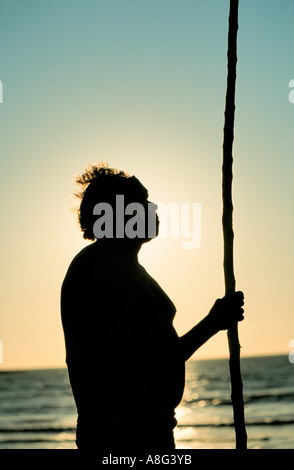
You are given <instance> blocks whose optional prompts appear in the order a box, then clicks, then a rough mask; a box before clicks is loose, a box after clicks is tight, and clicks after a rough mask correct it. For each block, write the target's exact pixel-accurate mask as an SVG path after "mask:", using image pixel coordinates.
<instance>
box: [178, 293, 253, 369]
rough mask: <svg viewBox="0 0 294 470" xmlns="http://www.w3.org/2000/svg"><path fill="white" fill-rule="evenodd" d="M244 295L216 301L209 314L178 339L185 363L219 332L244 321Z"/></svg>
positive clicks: (236, 294) (235, 294) (240, 294)
mask: <svg viewBox="0 0 294 470" xmlns="http://www.w3.org/2000/svg"><path fill="white" fill-rule="evenodd" d="M243 305H244V295H243V293H242V292H235V293H234V294H232V295H230V296H226V297H223V298H222V299H217V300H216V302H215V303H214V305H213V307H212V309H211V310H210V312H209V314H208V315H207V316H206V317H204V318H203V320H201V321H200V322H199V323H198V324H197V325H196V326H194V328H192V329H191V330H190V331H188V333H186V334H185V335H183V336H181V337H180V347H181V351H182V355H183V359H184V360H185V361H187V360H188V359H189V358H190V357H191V356H192V354H194V352H195V351H197V349H199V348H200V347H201V346H202V345H203V344H204V343H206V341H207V340H208V339H210V338H211V337H212V336H214V335H215V334H216V333H218V332H219V331H220V330H226V329H228V328H230V326H232V325H233V324H234V323H236V322H237V321H242V320H243V319H244V316H243V314H244V310H243V308H241V307H242V306H243Z"/></svg>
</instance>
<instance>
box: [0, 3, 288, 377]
mask: <svg viewBox="0 0 294 470" xmlns="http://www.w3.org/2000/svg"><path fill="white" fill-rule="evenodd" d="M228 9H229V0H95V1H94V0H71V1H66V0H50V1H49V0H47V1H46V0H43V1H42V0H26V1H20V0H18V1H17V0H6V1H5V0H0V80H1V82H2V84H3V103H2V104H0V122H1V131H0V132H1V138H0V149H1V153H0V155H1V185H0V192H1V218H2V221H1V233H0V237H1V251H2V253H1V312H0V315H1V316H0V340H1V341H2V344H3V363H2V364H1V365H0V367H1V368H2V369H5V368H6V369H9V368H29V367H51V366H64V365H65V362H64V343H63V332H62V328H61V322H60V308H59V296H60V286H61V283H62V280H63V277H64V275H65V272H66V270H67V267H68V265H69V263H70V261H71V259H72V258H73V256H74V255H75V254H76V253H77V252H78V251H79V250H80V249H81V248H82V247H83V246H85V244H86V243H87V242H85V241H83V239H82V236H81V233H80V231H79V229H78V226H77V222H76V218H75V215H74V214H73V213H72V212H71V211H70V206H71V195H72V193H73V192H74V191H75V190H76V186H75V183H74V177H75V175H77V174H79V173H81V172H82V171H83V170H84V168H85V167H86V166H87V165H88V164H89V163H95V162H98V161H100V160H103V161H107V162H109V164H110V165H111V166H115V167H117V168H120V169H124V170H126V171H127V172H128V173H130V174H135V175H136V176H137V177H138V178H139V179H140V180H141V181H142V182H143V184H144V185H145V186H146V187H147V188H148V189H149V194H150V199H151V200H152V201H155V202H165V203H169V202H176V203H182V202H189V203H190V204H192V203H193V202H197V203H201V207H202V219H201V229H202V240H201V245H200V247H199V248H197V249H195V250H183V248H182V240H181V239H167V240H166V239H157V240H155V241H153V242H151V243H149V244H148V245H145V246H144V247H143V248H142V250H141V253H140V261H141V263H142V264H143V265H144V266H145V268H146V269H147V270H148V271H149V272H150V274H151V275H152V276H153V277H155V278H156V280H157V281H158V282H159V283H160V284H161V286H162V287H163V288H164V289H165V291H166V292H167V293H168V295H169V296H170V297H171V298H172V300H173V301H174V303H175V304H176V306H177V316H176V320H175V327H176V329H177V331H178V333H179V334H183V333H185V332H186V331H187V330H188V329H190V328H191V327H192V326H194V324H195V323H197V322H198V321H200V320H201V318H202V317H203V316H204V315H206V313H208V311H209V309H210V308H211V306H212V304H213V303H214V301H215V299H216V298H217V297H221V296H223V294H224V281H223V268H222V257H223V252H222V251H223V246H222V245H223V242H222V227H221V211H222V201H221V164H222V132H223V112H224V97H225V91H226V52H227V26H228V25H227V21H228ZM293 24H294V2H293V1H292V0H240V8H239V35H238V69H237V74H238V78H237V90H236V105H237V109H236V122H235V144H234V182H233V200H234V231H235V275H236V282H237V285H236V287H237V289H241V290H243V291H244V293H245V300H246V304H245V307H246V312H245V313H246V321H244V322H243V323H242V324H241V325H240V328H239V330H240V331H239V334H240V342H241V345H242V348H243V349H242V355H244V356H247V355H254V354H276V353H289V352H290V350H289V347H288V345H289V341H290V340H291V339H293V338H294V322H293V285H294V284H293V281H294V272H293V266H294V244H293V241H294V238H293V236H294V224H293V209H294V197H293V176H294V171H293V150H294V145H293V143H294V138H293V124H294V104H291V103H290V101H289V92H290V89H289V87H288V85H289V82H290V80H291V79H294V54H293V51H294V28H293ZM97 336H98V333H97ZM227 349H228V348H227V340H226V334H225V333H224V332H221V333H219V334H218V335H217V336H216V337H214V338H213V339H211V340H210V341H209V342H208V343H207V344H206V345H204V346H203V347H202V349H201V350H200V351H199V352H198V353H197V355H196V356H195V357H200V358H203V357H226V356H227V354H228V351H227Z"/></svg>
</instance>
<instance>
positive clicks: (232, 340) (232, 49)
mask: <svg viewBox="0 0 294 470" xmlns="http://www.w3.org/2000/svg"><path fill="white" fill-rule="evenodd" d="M238 4H239V0H230V15H229V33H228V56H227V57H228V75H227V94H226V107H225V122H224V141H223V169H222V170H223V180H222V194H223V215H222V225H223V236H224V277H225V291H226V295H227V294H231V293H233V292H235V276H234V263H233V241H234V232H233V203H232V180H233V171H232V166H233V153H232V148H233V141H234V119H235V85H236V66H237V32H238ZM228 342H229V352H230V375H231V397H232V405H233V414H234V425H235V434H236V449H238V450H244V449H246V448H247V434H246V428H245V418H244V401H243V384H242V378H241V369H240V343H239V338H238V326H237V323H236V324H235V325H234V326H233V327H232V328H230V329H229V330H228Z"/></svg>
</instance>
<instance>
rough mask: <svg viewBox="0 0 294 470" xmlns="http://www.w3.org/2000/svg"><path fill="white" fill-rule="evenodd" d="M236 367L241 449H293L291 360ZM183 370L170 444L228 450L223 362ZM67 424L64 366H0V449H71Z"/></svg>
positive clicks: (230, 431) (70, 413) (231, 439)
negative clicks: (1, 368)
mask: <svg viewBox="0 0 294 470" xmlns="http://www.w3.org/2000/svg"><path fill="white" fill-rule="evenodd" d="M113 367H114V368H115V367H116V364H114V365H113ZM241 370H242V377H243V389H244V390H243V392H244V401H245V419H246V429H247V435H248V448H249V449H294V404H293V399H294V364H291V363H290V362H289V358H288V356H286V355H280V356H266V357H250V358H242V359H241ZM186 371H187V372H186V388H185V393H184V396H183V399H182V402H181V404H180V405H179V406H178V408H177V410H176V417H177V420H178V426H177V428H176V429H175V439H176V448H177V449H230V448H234V446H235V432H234V427H233V418H232V407H231V401H230V393H231V391H230V377H229V368H228V361H227V360H226V359H218V360H193V361H189V362H188V363H187V368H186ZM155 425H156V423H155ZM75 426H76V410H75V405H74V401H73V398H72V394H71V389H70V385H69V381H68V376H67V371H66V369H46V370H23V371H0V449H75V448H76V446H75ZM119 431H120V432H121V429H120V430H118V432H119ZM114 432H115V431H114Z"/></svg>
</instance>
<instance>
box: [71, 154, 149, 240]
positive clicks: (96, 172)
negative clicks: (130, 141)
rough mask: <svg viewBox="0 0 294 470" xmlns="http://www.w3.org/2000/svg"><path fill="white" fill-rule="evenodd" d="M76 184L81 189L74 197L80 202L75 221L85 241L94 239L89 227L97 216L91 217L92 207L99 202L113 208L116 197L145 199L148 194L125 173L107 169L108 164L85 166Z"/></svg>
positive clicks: (135, 180) (136, 181)
mask: <svg viewBox="0 0 294 470" xmlns="http://www.w3.org/2000/svg"><path fill="white" fill-rule="evenodd" d="M76 183H77V184H78V185H80V186H82V188H83V190H82V191H81V192H77V193H75V196H76V197H77V198H79V199H81V203H80V207H79V209H78V211H77V212H78V221H79V225H80V228H81V230H82V232H83V238H85V239H86V240H96V237H95V235H94V233H93V225H94V222H95V220H96V219H97V216H94V215H93V208H94V206H95V205H96V204H97V203H99V202H108V203H109V204H111V205H112V207H114V206H115V198H116V195H117V194H123V195H124V196H125V202H126V203H127V202H132V201H134V200H135V199H137V200H144V199H147V198H148V192H147V190H146V188H144V186H142V185H141V183H140V182H139V181H138V180H137V178H135V177H134V176H130V175H129V174H128V173H126V172H125V171H122V170H117V169H116V168H109V165H108V163H105V162H100V163H99V164H98V165H89V166H88V167H87V168H86V170H85V171H84V173H82V174H81V175H79V176H77V178H76Z"/></svg>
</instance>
